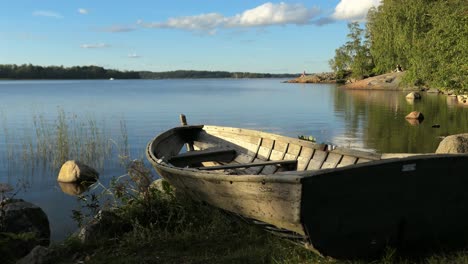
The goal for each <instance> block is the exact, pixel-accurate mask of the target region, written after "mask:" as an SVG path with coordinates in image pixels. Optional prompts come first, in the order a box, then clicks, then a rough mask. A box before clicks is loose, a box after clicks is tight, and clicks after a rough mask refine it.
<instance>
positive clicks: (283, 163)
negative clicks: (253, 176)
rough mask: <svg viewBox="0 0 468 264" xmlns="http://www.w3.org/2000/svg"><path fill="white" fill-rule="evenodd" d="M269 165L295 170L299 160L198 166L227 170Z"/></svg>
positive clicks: (201, 168)
mask: <svg viewBox="0 0 468 264" xmlns="http://www.w3.org/2000/svg"><path fill="white" fill-rule="evenodd" d="M268 165H278V166H281V167H286V168H287V169H290V170H295V169H296V168H297V160H271V161H265V162H256V163H242V164H227V165H220V166H210V167H198V168H196V169H199V170H227V169H239V168H250V167H258V166H268Z"/></svg>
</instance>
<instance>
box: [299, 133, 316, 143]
mask: <svg viewBox="0 0 468 264" xmlns="http://www.w3.org/2000/svg"><path fill="white" fill-rule="evenodd" d="M297 138H299V139H302V140H307V141H310V142H316V139H315V137H314V136H304V135H299V136H297Z"/></svg>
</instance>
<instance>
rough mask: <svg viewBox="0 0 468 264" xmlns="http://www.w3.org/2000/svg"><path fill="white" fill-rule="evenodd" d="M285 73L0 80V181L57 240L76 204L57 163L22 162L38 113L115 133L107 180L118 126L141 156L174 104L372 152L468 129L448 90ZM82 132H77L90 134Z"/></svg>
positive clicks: (418, 146) (210, 119) (429, 146)
mask: <svg viewBox="0 0 468 264" xmlns="http://www.w3.org/2000/svg"><path fill="white" fill-rule="evenodd" d="M282 81H283V80H280V79H241V80H235V79H207V80H114V81H108V80H98V81H81V80H80V81H0V118H1V120H0V121H1V129H0V182H3V183H5V182H6V183H10V184H11V185H13V186H17V183H18V181H21V182H23V183H24V182H25V183H27V184H28V185H29V187H28V188H26V189H25V190H23V189H22V190H21V191H20V192H19V193H18V194H17V195H16V198H23V199H25V200H27V201H30V202H32V203H34V204H37V205H38V206H40V207H41V208H43V210H44V211H45V212H46V213H47V214H48V217H49V221H50V224H51V230H52V240H55V241H57V240H61V239H63V238H64V237H65V236H66V235H68V234H70V233H71V232H73V231H75V230H76V223H75V222H74V221H73V220H72V218H71V215H72V213H71V210H72V209H78V208H79V203H78V202H77V198H76V197H74V196H71V195H68V194H65V193H63V192H62V191H61V188H60V187H59V185H58V184H57V182H56V176H57V171H58V169H59V166H56V167H53V168H49V169H44V168H42V169H39V168H41V166H37V165H33V166H31V165H28V162H30V161H28V159H33V158H34V157H35V156H34V154H27V153H29V152H31V151H30V148H29V147H28V146H32V145H34V144H36V143H37V142H36V141H37V137H36V136H37V133H38V131H39V130H38V127H39V128H40V125H38V123H41V122H42V124H48V125H49V129H50V130H51V131H50V132H51V133H52V134H53V133H56V132H54V131H55V129H56V128H57V126H59V125H60V123H57V119H60V118H65V119H66V120H65V123H66V124H68V126H70V127H71V126H73V124H74V125H75V126H78V127H79V129H78V130H75V132H76V131H82V129H84V130H94V131H95V132H96V131H97V132H96V133H94V134H93V135H94V136H95V137H99V138H100V140H101V141H106V142H107V141H112V142H113V144H112V145H114V150H113V151H111V152H110V154H109V153H108V154H106V155H105V156H102V157H93V158H94V159H96V160H97V159H102V163H100V164H101V165H100V166H98V170H99V172H100V179H101V181H102V182H103V184H104V185H106V184H108V183H109V180H110V179H111V178H112V177H115V176H120V175H122V174H124V173H125V170H124V168H122V166H120V165H119V163H118V162H117V152H119V150H118V148H117V146H118V145H119V142H122V139H124V138H125V134H126V135H127V136H128V141H127V142H128V147H129V153H130V157H131V158H142V157H144V156H143V155H144V148H145V146H146V144H147V143H148V141H149V140H150V139H151V138H153V137H154V136H156V135H157V134H158V133H160V132H162V131H164V130H166V129H168V128H171V127H174V126H177V125H179V119H178V116H179V114H180V113H184V114H186V115H187V119H188V122H189V124H211V125H223V126H233V127H243V128H250V129H257V130H262V131H266V132H272V133H278V134H283V135H286V136H291V137H297V136H298V135H306V136H310V135H312V136H314V137H315V138H316V139H317V141H318V142H327V143H334V144H335V145H340V146H345V147H352V148H359V149H368V150H372V151H377V152H411V153H418V152H434V151H435V149H436V148H437V145H438V143H439V142H440V137H441V136H446V135H449V134H456V133H464V132H465V133H466V132H468V108H466V107H462V106H460V105H458V104H456V101H455V99H454V98H453V97H447V96H443V95H434V94H423V99H422V100H420V101H415V102H412V101H406V100H405V95H406V93H404V92H395V91H372V92H371V91H364V90H355V91H346V90H342V89H340V88H337V87H336V86H335V85H331V84H287V83H282ZM411 111H420V112H422V113H423V114H424V116H425V120H424V121H423V122H422V123H420V124H411V123H409V122H407V121H406V120H405V116H406V115H407V114H408V113H409V112H411ZM38 120H39V121H38ZM122 124H124V125H122ZM434 124H438V125H440V127H439V128H433V127H432V126H433V125H434ZM70 127H69V130H72V129H71V128H70ZM80 129H81V130H80ZM122 130H125V133H123V132H122ZM42 132H44V131H42ZM81 135H82V137H81V139H83V135H85V137H87V135H89V134H81ZM107 137H108V138H107ZM78 138H80V137H78ZM124 141H125V140H124ZM114 143H115V144H114ZM28 149H29V152H28ZM28 155H29V156H28ZM68 158H69V159H76V158H77V157H73V156H70V157H68Z"/></svg>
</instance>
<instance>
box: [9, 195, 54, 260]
mask: <svg viewBox="0 0 468 264" xmlns="http://www.w3.org/2000/svg"><path fill="white" fill-rule="evenodd" d="M0 209H1V210H0V223H1V224H2V225H1V226H0V227H1V229H0V234H4V236H2V237H0V238H1V239H2V240H3V242H6V246H7V248H8V249H7V250H8V251H10V250H11V255H12V256H14V257H15V258H20V257H23V256H25V255H26V254H28V253H29V252H30V251H31V250H32V249H33V248H34V247H35V246H37V245H42V246H48V245H49V243H50V227H49V220H48V219H47V215H46V214H45V213H44V211H43V210H42V209H41V208H39V207H37V206H35V205H34V204H32V203H28V202H25V201H23V200H21V199H5V200H3V201H1V202H0ZM0 258H1V256H0Z"/></svg>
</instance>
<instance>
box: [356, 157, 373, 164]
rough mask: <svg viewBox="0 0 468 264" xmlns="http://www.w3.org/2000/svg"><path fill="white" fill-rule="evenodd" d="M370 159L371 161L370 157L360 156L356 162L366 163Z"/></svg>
mask: <svg viewBox="0 0 468 264" xmlns="http://www.w3.org/2000/svg"><path fill="white" fill-rule="evenodd" d="M369 161H370V160H369V159H364V158H359V159H358V161H357V162H356V164H359V163H365V162H369Z"/></svg>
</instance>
